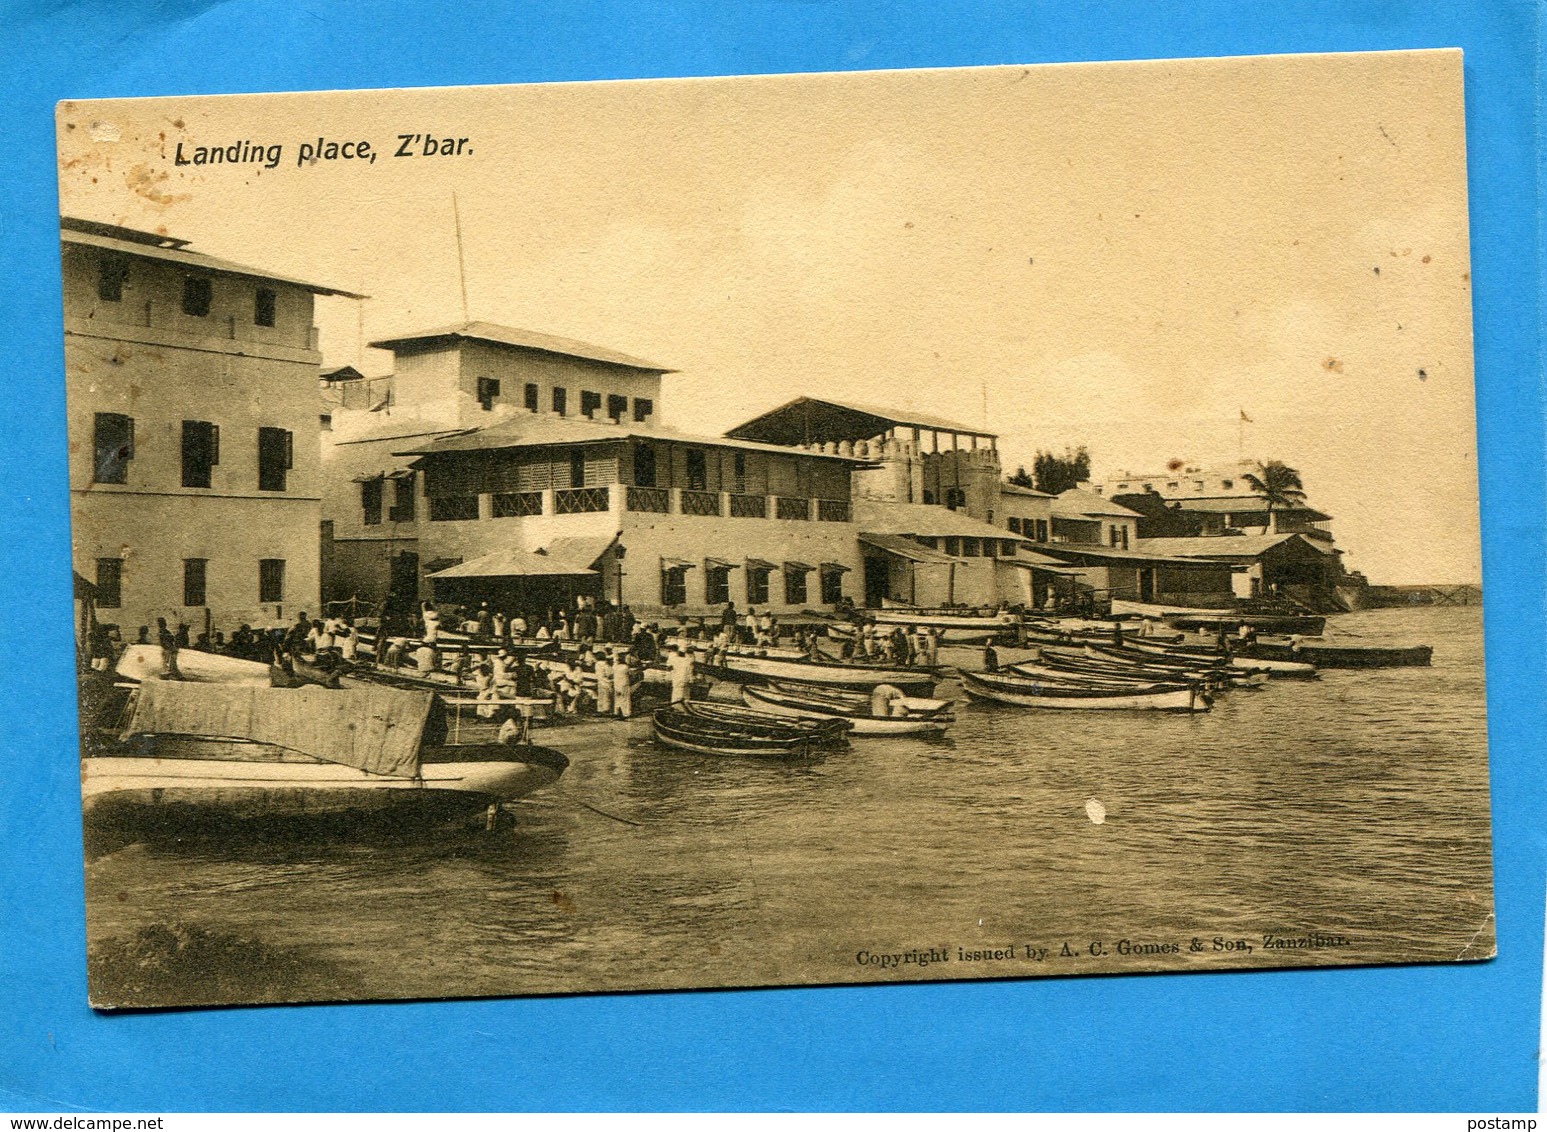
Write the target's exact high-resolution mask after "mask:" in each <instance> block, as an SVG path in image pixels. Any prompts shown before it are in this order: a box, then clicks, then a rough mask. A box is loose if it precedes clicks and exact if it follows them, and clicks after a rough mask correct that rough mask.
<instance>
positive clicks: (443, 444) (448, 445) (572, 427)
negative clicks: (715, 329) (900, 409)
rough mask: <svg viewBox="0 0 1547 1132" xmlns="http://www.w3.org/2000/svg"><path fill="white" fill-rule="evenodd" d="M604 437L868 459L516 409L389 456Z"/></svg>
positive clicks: (862, 462) (856, 462)
mask: <svg viewBox="0 0 1547 1132" xmlns="http://www.w3.org/2000/svg"><path fill="white" fill-rule="evenodd" d="M608 440H661V441H671V442H674V443H677V444H692V445H696V446H698V447H703V448H736V449H742V450H747V451H754V452H771V453H776V454H778V455H780V456H804V457H809V458H811V459H813V460H837V461H840V462H842V463H845V464H851V465H855V466H859V467H865V466H867V465H868V461H865V460H856V459H854V458H853V457H852V456H837V455H830V454H828V453H824V452H804V451H791V450H790V449H788V448H785V447H782V446H781V445H777V444H759V443H757V442H756V441H752V440H732V439H730V438H728V437H724V436H693V435H691V434H690V433H685V432H676V431H675V430H673V429H666V428H639V427H636V426H631V425H623V424H613V423H612V422H610V421H608V422H600V421H590V420H584V419H576V418H574V417H555V416H552V415H539V414H536V413H533V414H530V415H522V416H518V417H513V418H509V419H506V420H503V421H501V422H500V423H498V424H492V425H489V426H487V427H486V428H479V429H472V430H470V431H467V432H461V433H457V434H456V435H454V436H447V437H443V438H441V439H439V440H435V441H431V442H428V443H426V444H424V445H421V446H420V447H417V448H413V449H410V450H407V451H403V452H394V453H393V455H395V456H430V455H435V454H438V453H442V452H484V451H491V450H494V449H499V448H539V447H558V446H564V445H574V444H596V443H598V442H602V441H608Z"/></svg>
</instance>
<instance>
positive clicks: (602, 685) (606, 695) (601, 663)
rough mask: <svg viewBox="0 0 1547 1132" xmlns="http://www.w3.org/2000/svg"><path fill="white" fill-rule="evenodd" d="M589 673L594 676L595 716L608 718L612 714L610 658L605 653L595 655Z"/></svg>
mask: <svg viewBox="0 0 1547 1132" xmlns="http://www.w3.org/2000/svg"><path fill="white" fill-rule="evenodd" d="M591 672H592V673H593V674H594V675H595V676H596V714H597V715H602V716H610V715H611V714H612V693H613V682H612V657H611V656H609V655H608V653H606V652H605V651H603V652H599V653H597V654H596V663H595V664H594V665H592V666H591Z"/></svg>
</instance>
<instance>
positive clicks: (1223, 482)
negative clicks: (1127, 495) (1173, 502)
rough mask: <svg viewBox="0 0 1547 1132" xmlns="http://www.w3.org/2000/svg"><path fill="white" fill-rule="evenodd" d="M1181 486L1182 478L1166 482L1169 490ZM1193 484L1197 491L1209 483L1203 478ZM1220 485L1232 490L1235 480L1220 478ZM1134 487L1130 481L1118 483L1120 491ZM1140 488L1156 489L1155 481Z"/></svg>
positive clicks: (1141, 485)
mask: <svg viewBox="0 0 1547 1132" xmlns="http://www.w3.org/2000/svg"><path fill="white" fill-rule="evenodd" d="M1181 486H1182V481H1181V480H1171V481H1169V482H1168V483H1167V484H1166V490H1167V491H1178V490H1180V489H1181ZM1192 486H1193V490H1195V491H1202V490H1203V489H1204V488H1205V487H1206V486H1207V484H1205V483H1204V481H1203V480H1193V481H1192ZM1219 486H1220V487H1222V488H1224V489H1225V490H1226V491H1230V490H1231V489H1232V488H1234V487H1235V480H1220V481H1219ZM1132 487H1133V485H1132V484H1130V483H1120V484H1118V485H1117V490H1118V491H1128V490H1130V489H1131V488H1132ZM1139 489H1140V490H1141V491H1154V490H1155V485H1154V484H1153V483H1144V484H1140V485H1139Z"/></svg>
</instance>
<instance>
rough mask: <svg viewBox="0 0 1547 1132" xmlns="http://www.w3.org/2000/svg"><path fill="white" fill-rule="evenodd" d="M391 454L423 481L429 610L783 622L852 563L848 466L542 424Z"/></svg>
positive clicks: (710, 442)
mask: <svg viewBox="0 0 1547 1132" xmlns="http://www.w3.org/2000/svg"><path fill="white" fill-rule="evenodd" d="M398 455H399V456H401V457H403V458H407V459H410V460H411V461H412V463H411V464H410V471H411V472H413V473H417V474H418V475H420V476H421V477H422V479H423V483H424V498H425V504H426V506H425V514H424V516H423V520H422V522H421V525H420V528H419V545H420V548H421V550H420V552H421V554H423V555H425V556H426V557H427V559H428V561H427V562H426V571H427V578H426V580H427V581H428V583H429V585H430V587H431V592H432V593H433V596H434V598H435V600H437V601H448V602H458V603H471V602H473V601H475V600H484V601H490V602H491V603H495V604H497V605H500V606H504V607H506V608H511V609H523V610H542V609H547V608H557V607H563V606H566V605H572V604H573V600H572V599H573V597H574V596H575V595H577V594H588V595H591V596H596V597H606V598H608V599H609V600H611V601H617V602H623V603H626V604H628V605H629V606H631V607H632V608H633V609H634V610H635V611H636V613H639V614H641V615H652V616H653V615H665V616H677V617H681V616H701V615H705V614H708V613H710V612H718V610H719V609H720V608H721V607H722V606H723V605H724V603H725V602H727V601H734V602H735V603H736V604H737V605H740V606H743V607H745V606H747V605H753V606H756V607H758V608H759V609H761V608H763V607H765V606H766V607H770V608H772V609H774V610H775V611H783V612H791V611H796V610H801V609H814V608H818V607H822V606H832V605H835V604H836V603H838V602H839V601H840V600H841V599H842V598H843V597H844V596H845V585H844V578H845V575H847V574H849V573H851V572H852V571H854V570H855V568H856V567H857V566H858V564H859V563H858V547H857V544H856V542H855V537H854V523H853V516H852V513H851V503H850V492H849V478H850V474H851V471H852V469H853V468H854V467H855V466H856V462H855V461H854V460H853V459H852V458H849V457H843V456H835V455H822V454H817V453H805V452H791V451H789V450H787V449H781V448H776V447H774V446H772V445H764V444H756V443H753V442H749V441H736V440H729V439H725V438H705V437H696V436H690V435H686V434H683V433H678V432H673V431H670V430H666V429H659V428H648V429H647V428H641V427H635V426H631V425H629V424H626V423H620V424H610V423H602V424H593V423H590V422H586V421H574V420H565V419H560V418H552V417H550V418H547V419H542V418H534V419H531V420H512V421H509V422H506V423H504V424H500V425H491V426H490V427H488V428H483V429H477V430H475V431H472V432H467V433H459V434H455V435H451V436H443V437H438V438H435V439H431V440H429V441H428V442H427V443H424V444H422V445H418V446H414V447H411V448H406V449H402V450H400V451H399V453H398ZM512 551H515V552H518V553H517V554H516V556H514V557H513V556H512V553H511V552H512ZM556 563H557V564H562V566H563V572H562V573H560V572H559V570H557V569H554V568H553V566H554V564H556Z"/></svg>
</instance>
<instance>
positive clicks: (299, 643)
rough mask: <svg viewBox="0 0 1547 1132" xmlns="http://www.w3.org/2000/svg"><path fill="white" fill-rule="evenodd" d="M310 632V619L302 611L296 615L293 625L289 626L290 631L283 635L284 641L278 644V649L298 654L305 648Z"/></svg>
mask: <svg viewBox="0 0 1547 1132" xmlns="http://www.w3.org/2000/svg"><path fill="white" fill-rule="evenodd" d="M311 631H312V622H311V618H309V617H307V616H306V611H305V610H304V609H303V610H302V611H301V612H300V613H298V614H296V618H295V624H294V625H292V626H290V631H289V632H287V633H286V634H285V636H284V639H283V640H282V641H281V642H280V648H282V649H284V650H285V651H286V652H288V653H293V654H298V653H300V652H301V650H302V649H304V648H305V647H306V639H307V637H309V636H311Z"/></svg>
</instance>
